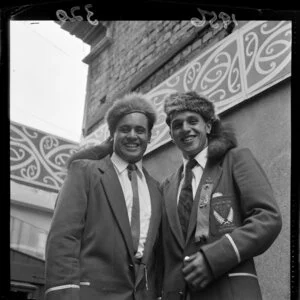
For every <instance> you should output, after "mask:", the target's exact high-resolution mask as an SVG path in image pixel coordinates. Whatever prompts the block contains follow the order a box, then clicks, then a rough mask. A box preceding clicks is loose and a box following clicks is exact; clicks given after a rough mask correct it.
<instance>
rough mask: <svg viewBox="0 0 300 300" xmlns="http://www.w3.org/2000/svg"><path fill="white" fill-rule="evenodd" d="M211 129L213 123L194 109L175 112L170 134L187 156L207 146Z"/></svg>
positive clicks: (192, 155) (195, 153)
mask: <svg viewBox="0 0 300 300" xmlns="http://www.w3.org/2000/svg"><path fill="white" fill-rule="evenodd" d="M210 130H211V124H210V123H206V122H205V121H204V119H203V118H202V117H201V115H200V114H198V113H195V112H192V111H182V112H177V113H175V115H174V116H172V119H171V123H170V135H171V137H172V138H173V140H174V142H175V144H176V145H177V147H178V148H179V149H180V150H181V151H182V153H183V156H184V157H186V158H188V157H194V156H195V155H197V154H198V153H199V152H201V151H202V150H203V149H204V148H205V147H206V146H207V134H208V133H210Z"/></svg>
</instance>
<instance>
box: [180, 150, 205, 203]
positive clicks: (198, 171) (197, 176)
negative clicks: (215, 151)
mask: <svg viewBox="0 0 300 300" xmlns="http://www.w3.org/2000/svg"><path fill="white" fill-rule="evenodd" d="M194 159H195V160H196V161H197V162H198V164H197V165H196V166H195V167H194V168H193V169H192V172H193V178H192V189H193V199H195V195H196V192H197V188H198V185H199V183H200V180H201V177H202V174H203V170H204V168H205V165H206V162H207V147H205V148H204V149H203V150H202V151H201V152H199V153H198V154H197V155H196V156H195V157H194ZM187 162H188V159H186V158H184V157H183V171H182V174H181V181H180V184H179V188H178V195H177V203H178V201H179V195H180V191H181V187H182V185H183V181H184V174H185V168H186V164H187Z"/></svg>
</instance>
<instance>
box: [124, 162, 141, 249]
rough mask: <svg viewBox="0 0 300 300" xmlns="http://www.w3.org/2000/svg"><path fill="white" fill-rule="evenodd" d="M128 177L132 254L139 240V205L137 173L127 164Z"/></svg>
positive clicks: (131, 165) (132, 166)
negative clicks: (129, 185)
mask: <svg viewBox="0 0 300 300" xmlns="http://www.w3.org/2000/svg"><path fill="white" fill-rule="evenodd" d="M127 169H128V177H129V179H130V181H131V187H132V209H131V235H132V241H133V249H134V254H135V253H136V252H137V249H138V245H139V239H140V203H139V194H138V184H137V172H136V165H135V164H128V166H127Z"/></svg>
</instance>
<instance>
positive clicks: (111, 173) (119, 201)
mask: <svg viewBox="0 0 300 300" xmlns="http://www.w3.org/2000/svg"><path fill="white" fill-rule="evenodd" d="M98 169H99V171H100V172H101V173H103V175H102V176H101V184H102V186H103V189H104V190H105V192H106V195H107V199H108V202H109V204H110V206H111V209H112V212H113V214H114V215H115V217H116V220H117V223H118V225H119V228H120V231H121V232H122V234H123V237H124V240H125V243H126V246H127V248H128V251H129V253H130V256H131V258H132V260H133V244H132V237H131V229H130V224H129V219H128V212H127V207H126V204H125V199H124V194H123V191H122V187H121V184H120V182H119V179H118V176H117V173H116V171H115V169H114V166H113V164H112V162H111V160H110V158H109V157H106V158H105V159H103V160H100V161H99V165H98Z"/></svg>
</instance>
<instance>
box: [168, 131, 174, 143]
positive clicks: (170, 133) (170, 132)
mask: <svg viewBox="0 0 300 300" xmlns="http://www.w3.org/2000/svg"><path fill="white" fill-rule="evenodd" d="M169 135H170V137H171V139H172V141H173V135H172V130H171V129H169Z"/></svg>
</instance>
